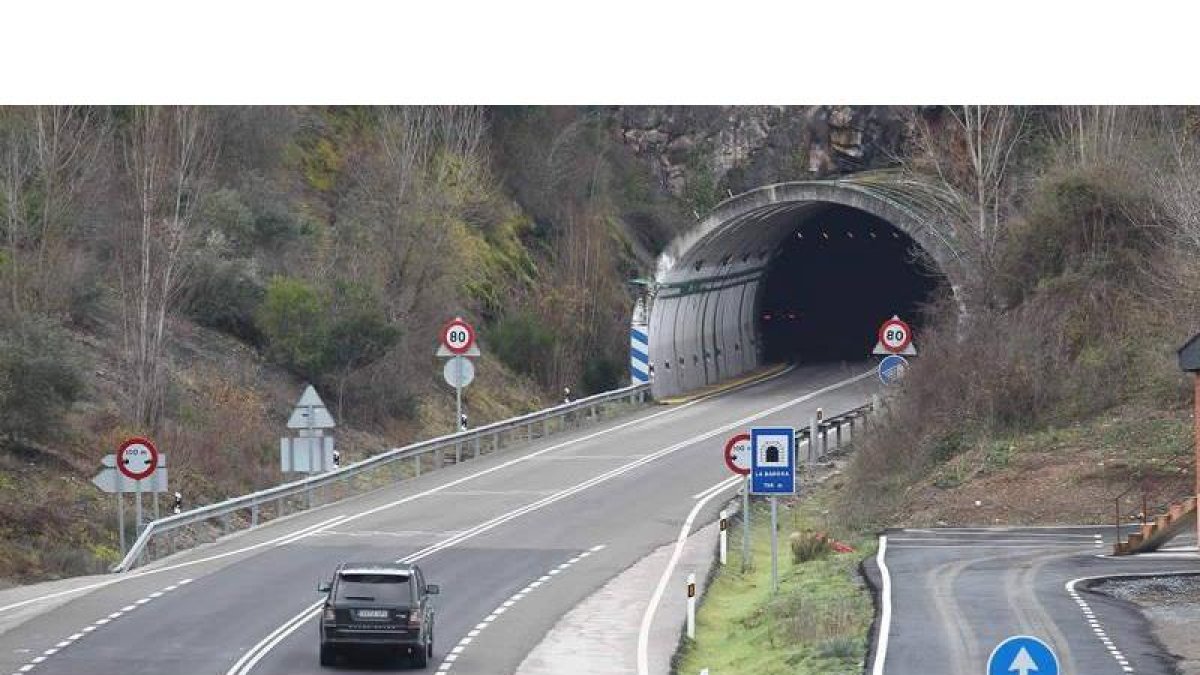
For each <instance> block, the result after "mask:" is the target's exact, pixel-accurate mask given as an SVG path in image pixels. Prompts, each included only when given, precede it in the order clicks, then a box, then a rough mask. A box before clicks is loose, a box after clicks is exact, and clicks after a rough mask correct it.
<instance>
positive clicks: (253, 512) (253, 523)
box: [250, 500, 258, 527]
mask: <svg viewBox="0 0 1200 675" xmlns="http://www.w3.org/2000/svg"><path fill="white" fill-rule="evenodd" d="M250 527H258V500H255V501H253V502H251V503H250Z"/></svg>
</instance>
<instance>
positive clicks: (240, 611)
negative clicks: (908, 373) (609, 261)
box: [0, 364, 874, 675]
mask: <svg viewBox="0 0 1200 675" xmlns="http://www.w3.org/2000/svg"><path fill="white" fill-rule="evenodd" d="M866 367H867V366H866V364H862V365H861V366H860V365H857V364H856V365H853V366H851V367H845V366H833V365H828V366H813V367H806V368H800V369H797V370H795V371H793V372H790V373H787V374H785V375H783V376H781V377H778V378H776V379H773V380H770V381H767V382H763V383H761V384H758V385H754V386H752V387H749V388H746V389H744V390H740V391H737V392H733V393H730V394H726V395H723V396H719V397H716V398H712V399H707V400H703V401H698V402H694V403H690V404H685V405H680V406H673V407H667V408H665V407H660V406H651V407H648V408H646V409H645V410H642V411H639V412H637V413H634V414H633V415H631V416H628V417H625V418H621V419H618V420H610V421H606V422H604V423H602V424H598V425H595V426H591V427H588V428H586V429H583V430H580V431H577V432H571V433H568V434H559V435H556V436H552V437H550V438H548V439H544V440H542V441H540V442H538V443H535V444H532V445H530V446H529V447H527V448H521V449H514V450H511V451H505V452H502V453H498V454H497V455H494V456H487V457H484V458H481V459H479V460H475V461H471V462H465V463H463V464H461V465H458V466H455V467H449V468H447V469H444V470H441V471H437V472H433V473H429V474H426V475H424V476H421V477H419V478H417V479H414V480H411V481H407V482H404V483H402V484H398V485H396V486H393V487H389V488H386V489H384V490H380V491H376V492H373V493H370V494H367V495H363V496H360V497H357V498H354V499H351V500H346V501H344V502H341V503H339V504H335V505H330V506H327V507H323V508H320V509H316V510H314V511H312V512H306V513H303V514H299V515H297V516H295V517H292V518H290V519H287V520H286V521H285V522H276V523H271V524H269V525H266V526H264V527H261V528H258V529H256V530H253V531H250V532H247V533H244V534H242V535H237V536H233V537H229V538H226V539H224V540H222V541H221V542H218V543H217V544H215V545H212V546H208V547H204V548H202V549H198V550H194V551H190V552H187V553H185V554H181V555H178V556H175V557H173V558H170V559H167V560H164V561H159V562H157V563H155V564H154V565H152V566H149V567H147V568H144V569H143V570H140V571H138V572H135V573H133V574H130V575H125V576H123V577H113V578H101V579H97V580H94V582H95V583H99V584H105V585H102V586H100V587H97V588H92V589H90V590H88V591H85V592H81V593H75V594H69V595H65V596H62V597H57V598H47V599H44V600H39V601H35V602H31V603H28V604H24V605H21V606H18V607H5V603H4V602H3V601H0V630H3V631H4V632H3V633H0V673H24V672H36V673H38V674H41V673H46V674H47V675H50V674H63V675H76V674H79V673H90V674H94V675H139V674H143V675H161V674H163V673H183V674H189V675H190V674H197V675H202V674H208V673H211V674H214V675H234V674H237V675H242V674H244V673H250V672H253V673H256V674H257V673H286V674H288V675H297V674H303V673H315V672H328V671H323V670H322V669H321V668H320V667H319V666H318V664H317V640H316V633H317V627H316V620H315V613H314V612H313V611H312V610H311V608H312V607H313V606H314V605H315V603H317V602H318V600H319V596H318V595H317V593H316V592H315V588H316V584H317V583H318V581H320V580H322V579H325V578H327V576H328V575H329V573H330V571H331V570H332V569H333V567H334V565H335V564H336V563H338V562H341V561H368V560H396V559H406V560H415V561H418V562H419V563H420V564H421V565H422V567H423V568H424V569H426V576H427V578H428V580H429V581H430V582H431V583H438V584H440V585H441V587H442V595H441V596H440V597H439V601H438V602H439V607H438V615H437V622H436V632H435V634H436V644H435V658H434V659H433V661H432V663H431V665H430V667H429V669H430V671H431V672H432V671H433V670H435V669H437V670H440V671H441V672H453V673H488V674H490V675H495V674H497V673H510V672H513V671H514V670H515V669H516V667H517V666H518V665H519V664H520V662H521V660H522V659H523V658H524V656H525V655H526V654H527V653H528V652H529V651H530V650H531V649H532V648H533V647H534V646H535V645H536V644H537V643H538V641H539V640H540V638H541V637H542V636H543V635H544V634H545V633H546V631H547V630H548V629H549V628H550V627H551V626H553V625H554V623H555V621H556V620H557V619H558V618H559V617H560V616H562V615H563V614H564V613H566V612H567V611H568V610H570V609H571V608H572V607H573V606H575V605H576V604H577V603H578V602H580V601H582V600H583V599H585V598H586V597H587V596H588V595H589V594H590V593H591V592H592V591H594V590H595V589H597V588H598V587H600V586H601V585H602V584H603V583H604V582H605V581H607V580H608V579H610V578H612V577H613V576H615V575H616V574H617V573H619V572H620V571H622V570H623V569H625V568H627V567H629V566H630V565H632V564H633V563H635V562H636V561H638V560H639V559H640V558H642V557H643V556H645V555H647V554H649V553H650V552H652V551H653V550H655V549H657V548H658V547H660V546H662V545H664V544H667V543H669V542H671V541H674V539H675V537H676V536H678V533H679V529H680V526H681V524H682V523H683V521H684V518H685V517H686V515H687V514H688V512H689V511H690V510H691V508H692V506H693V504H695V501H694V499H693V495H696V494H697V493H700V492H702V491H704V490H705V489H707V488H709V487H711V486H713V485H715V484H716V483H718V482H720V481H722V480H724V479H726V478H728V476H729V474H728V471H727V469H726V468H725V466H724V464H723V462H722V460H721V450H720V449H721V446H722V444H723V442H724V440H725V438H726V437H727V436H729V435H731V433H732V432H733V431H734V430H735V429H737V430H741V429H742V428H744V427H748V426H750V425H751V424H752V423H753V424H797V425H798V424H802V423H803V422H804V421H805V420H808V419H809V418H810V416H811V415H812V413H813V411H814V409H815V408H816V407H818V406H820V407H823V408H824V409H825V410H826V411H828V412H830V413H836V412H839V411H841V410H844V409H849V408H852V407H855V406H857V405H860V404H861V403H863V402H864V401H865V400H866V399H867V398H868V397H869V396H870V394H871V392H872V391H873V389H874V383H873V381H872V378H870V377H868V378H864V379H860V380H859V381H856V382H853V383H848V384H845V383H844V384H841V385H840V386H832V387H831V385H835V384H836V383H839V382H844V381H845V380H847V379H848V378H850V377H853V376H855V375H858V374H859V373H862V372H864V371H865V370H866ZM825 388H827V389H825ZM822 389H825V390H824V391H821V390H822ZM730 494H732V492H731V493H730ZM720 501H721V500H713V501H712V502H711V503H710V505H709V507H710V508H707V509H706V510H705V512H703V513H702V514H701V515H700V517H699V518H698V519H697V522H696V527H701V526H703V525H704V524H705V523H708V522H712V521H713V520H714V519H715V517H716V511H717V510H718V509H719V508H720ZM296 533H304V534H302V535H301V536H299V537H296V536H293V535H295V534H296ZM11 604H13V603H12V602H9V605H11ZM638 618H639V617H636V616H631V617H630V618H629V620H630V621H635V622H636V621H637V620H638ZM463 638H468V639H467V640H466V641H463ZM451 649H453V650H454V653H452V654H448V651H449V650H451ZM385 667H387V664H382V663H372V662H370V661H366V662H359V663H347V664H345V666H344V668H342V669H344V670H347V671H360V672H362V671H367V672H369V671H373V670H381V669H383V668H385Z"/></svg>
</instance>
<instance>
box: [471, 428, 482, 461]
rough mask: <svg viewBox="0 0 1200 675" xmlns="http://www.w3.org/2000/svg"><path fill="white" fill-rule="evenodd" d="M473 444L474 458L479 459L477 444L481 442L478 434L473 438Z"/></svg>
mask: <svg viewBox="0 0 1200 675" xmlns="http://www.w3.org/2000/svg"><path fill="white" fill-rule="evenodd" d="M473 445H474V446H475V448H474V449H475V459H479V446H480V445H481V443H480V440H479V436H478V434H477V435H476V436H475V438H474V439H473Z"/></svg>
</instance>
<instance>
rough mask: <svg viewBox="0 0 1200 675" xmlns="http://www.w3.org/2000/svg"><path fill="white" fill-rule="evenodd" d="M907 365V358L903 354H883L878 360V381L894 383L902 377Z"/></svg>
mask: <svg viewBox="0 0 1200 675" xmlns="http://www.w3.org/2000/svg"><path fill="white" fill-rule="evenodd" d="M907 367H908V359H906V358H904V357H903V356H896V355H895V354H892V355H891V356H885V357H883V360H882V361H880V362H879V381H880V382H883V383H884V384H896V383H897V382H899V381H900V380H901V379H903V378H904V369H905V368H907Z"/></svg>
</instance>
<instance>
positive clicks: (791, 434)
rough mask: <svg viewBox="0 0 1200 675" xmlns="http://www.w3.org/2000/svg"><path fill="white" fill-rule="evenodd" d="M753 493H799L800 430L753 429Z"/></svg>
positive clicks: (751, 467) (751, 455)
mask: <svg viewBox="0 0 1200 675" xmlns="http://www.w3.org/2000/svg"><path fill="white" fill-rule="evenodd" d="M750 492H751V494H756V495H791V494H795V493H796V430H795V429H792V428H791V427H755V428H753V429H751V430H750Z"/></svg>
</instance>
